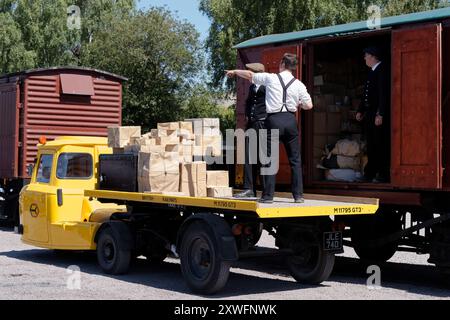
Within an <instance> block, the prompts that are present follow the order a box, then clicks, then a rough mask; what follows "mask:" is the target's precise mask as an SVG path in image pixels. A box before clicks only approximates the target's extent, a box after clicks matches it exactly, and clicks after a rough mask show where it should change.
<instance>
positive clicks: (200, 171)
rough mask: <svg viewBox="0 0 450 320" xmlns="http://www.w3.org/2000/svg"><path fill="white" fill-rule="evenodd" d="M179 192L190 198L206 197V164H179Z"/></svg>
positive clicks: (197, 162)
mask: <svg viewBox="0 0 450 320" xmlns="http://www.w3.org/2000/svg"><path fill="white" fill-rule="evenodd" d="M180 191H181V192H183V193H185V194H188V195H189V196H191V197H206V195H207V193H206V162H202V161H196V162H192V163H183V164H180Z"/></svg>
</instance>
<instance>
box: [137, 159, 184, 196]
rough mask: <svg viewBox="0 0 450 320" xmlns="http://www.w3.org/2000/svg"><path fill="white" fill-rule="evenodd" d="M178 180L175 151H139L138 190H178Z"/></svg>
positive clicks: (178, 173)
mask: <svg viewBox="0 0 450 320" xmlns="http://www.w3.org/2000/svg"><path fill="white" fill-rule="evenodd" d="M179 181H180V172H179V164H178V154H177V153H173V152H161V153H157V152H139V158H138V188H139V192H149V191H151V192H178V191H179Z"/></svg>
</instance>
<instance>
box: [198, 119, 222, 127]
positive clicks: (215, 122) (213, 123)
mask: <svg viewBox="0 0 450 320" xmlns="http://www.w3.org/2000/svg"><path fill="white" fill-rule="evenodd" d="M202 124H203V127H215V128H219V127H220V120H219V118H202Z"/></svg>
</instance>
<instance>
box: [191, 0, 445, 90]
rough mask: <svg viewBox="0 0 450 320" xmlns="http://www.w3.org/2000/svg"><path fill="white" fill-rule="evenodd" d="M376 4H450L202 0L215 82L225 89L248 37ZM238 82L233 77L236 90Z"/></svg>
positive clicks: (399, 8)
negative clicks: (208, 24) (239, 47)
mask: <svg viewBox="0 0 450 320" xmlns="http://www.w3.org/2000/svg"><path fill="white" fill-rule="evenodd" d="M372 4H376V5H379V6H380V7H381V9H382V14H383V16H392V15H398V14H403V13H411V12H418V11H423V10H429V9H435V8H437V7H439V6H443V5H448V2H445V1H442V0H362V1H361V0H261V1H241V0H201V2H200V10H201V11H202V12H203V13H204V14H205V15H207V16H208V17H209V19H210V20H211V27H210V30H209V35H208V38H207V41H206V47H207V49H208V51H209V54H210V63H209V71H210V73H211V74H212V82H211V85H212V86H213V87H215V88H217V87H221V86H222V84H223V81H224V70H226V69H233V68H234V67H235V64H236V50H234V49H233V48H232V47H233V45H235V44H238V43H240V42H242V41H245V40H248V39H251V38H254V37H258V36H263V35H268V34H274V33H284V32H291V31H298V30H305V29H312V28H318V27H324V26H330V25H336V24H342V23H347V22H352V21H359V20H365V19H367V18H368V13H367V8H368V6H369V5H372ZM232 83H234V82H232V81H228V84H229V88H231V84H232Z"/></svg>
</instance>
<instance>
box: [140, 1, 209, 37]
mask: <svg viewBox="0 0 450 320" xmlns="http://www.w3.org/2000/svg"><path fill="white" fill-rule="evenodd" d="M199 2H200V1H199V0H137V3H138V8H139V9H148V8H149V7H167V9H169V10H170V11H172V12H176V11H177V12H176V15H177V16H178V17H179V19H181V20H185V19H186V20H187V21H189V22H190V23H192V24H193V25H194V26H195V28H196V29H197V30H198V32H200V38H201V40H205V38H206V37H207V35H208V29H209V26H210V22H209V19H208V18H207V17H206V16H205V15H203V14H202V13H201V12H200V11H199V10H198V6H199Z"/></svg>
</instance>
